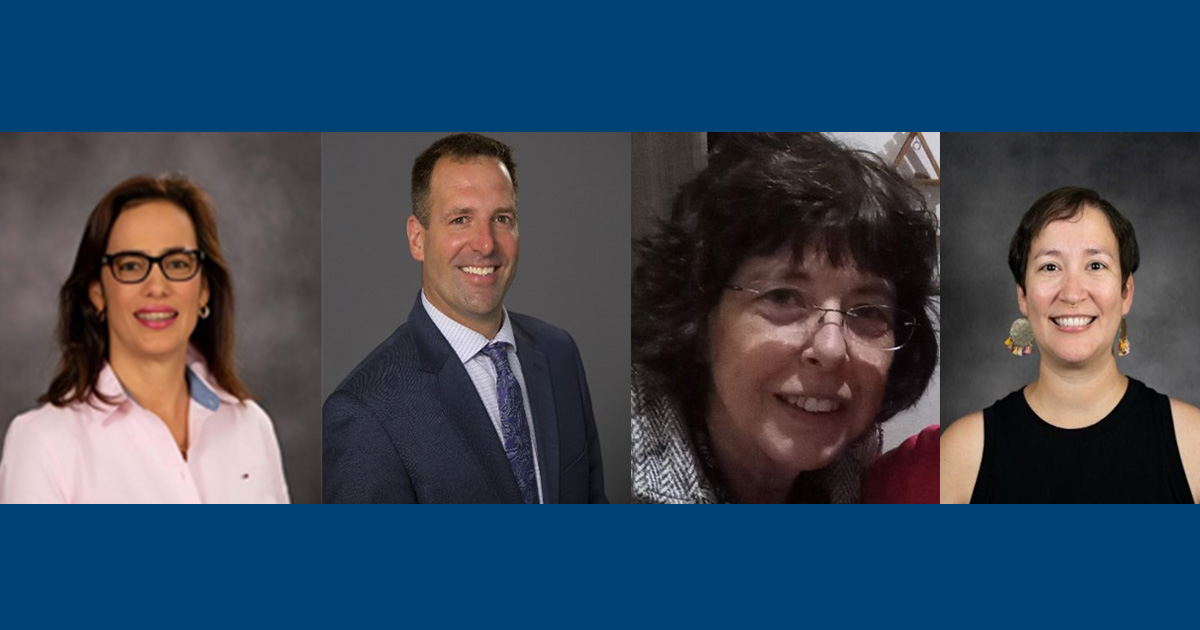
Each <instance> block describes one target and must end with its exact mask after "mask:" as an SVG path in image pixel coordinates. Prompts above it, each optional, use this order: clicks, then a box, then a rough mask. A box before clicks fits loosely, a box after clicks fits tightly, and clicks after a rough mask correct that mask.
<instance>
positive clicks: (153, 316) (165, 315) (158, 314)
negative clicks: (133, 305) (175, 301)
mask: <svg viewBox="0 0 1200 630" xmlns="http://www.w3.org/2000/svg"><path fill="white" fill-rule="evenodd" d="M135 317H137V318H138V319H144V320H146V321H148V322H161V321H163V320H164V319H171V318H172V317H175V313H174V312H173V311H155V312H153V313H137V314H136V315H135Z"/></svg>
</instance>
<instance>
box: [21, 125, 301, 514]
mask: <svg viewBox="0 0 1200 630" xmlns="http://www.w3.org/2000/svg"><path fill="white" fill-rule="evenodd" d="M320 155H321V140H320V135H319V134H226V133H222V134H184V133H139V134H116V133H103V134H99V133H98V134H41V133H30V134H11V133H6V134H0V295H2V296H3V298H0V431H2V430H7V428H8V424H9V422H11V421H12V419H13V417H14V416H16V415H17V414H19V413H21V412H23V411H26V410H28V409H31V408H33V407H35V406H36V402H37V397H38V396H39V395H41V394H42V393H44V392H45V391H46V388H47V386H48V385H49V383H50V377H51V376H52V375H53V372H54V368H55V365H56V363H57V360H58V346H57V343H56V342H55V337H54V330H55V325H56V323H57V317H58V290H59V287H60V286H61V285H62V283H63V281H65V280H66V278H67V275H68V274H69V273H70V270H71V266H72V264H73V263H74V260H75V253H76V250H77V248H78V247H79V241H80V239H81V238H82V236H83V228H84V225H85V223H86V221H87V218H88V215H89V214H90V213H91V211H92V208H94V207H95V205H96V203H97V202H98V201H100V199H101V197H103V196H104V194H105V193H107V192H108V191H109V189H111V188H112V187H113V186H115V185H116V184H118V183H120V182H121V181H123V180H125V179H126V178H128V177H130V176H132V175H136V174H140V173H144V174H150V175H159V174H163V173H167V172H181V173H184V174H186V175H187V176H189V177H190V178H191V179H192V180H193V181H195V182H196V183H197V184H199V185H200V187H201V188H203V189H204V190H206V191H207V192H208V193H209V195H210V196H211V197H212V199H213V202H214V204H215V205H216V209H217V224H218V228H219V230H220V237H221V244H222V246H223V247H224V249H225V254H226V257H227V258H228V262H229V265H230V267H231V268H232V270H233V280H234V289H235V292H236V293H235V295H236V301H237V302H236V303H237V351H236V359H237V365H238V367H239V372H240V374H241V376H242V378H243V379H244V380H245V382H246V384H247V386H248V387H249V388H250V391H251V392H252V393H253V394H254V396H255V398H256V399H257V400H258V401H259V403H260V404H261V405H262V407H263V408H264V409H265V410H266V411H267V413H268V414H270V416H271V419H272V420H273V421H274V423H275V432H276V433H277V435H278V436H279V442H280V447H281V449H282V451H283V461H284V468H285V472H286V474H287V480H288V486H289V488H290V490H291V497H292V501H294V502H297V503H314V502H319V501H320V497H321V463H320V462H321V460H320V451H321V432H320V431H321V421H320V406H321V400H320V398H319V396H320V392H319V390H318V383H319V378H320V376H319V374H320V373H319V370H320V360H321V355H320V333H321V330H320V326H321V325H320V318H321V311H320V293H321V285H320V265H321V263H320V257H321V249H320V247H321V236H320V230H321V205H320V201H321V183H320V182H321V158H320Z"/></svg>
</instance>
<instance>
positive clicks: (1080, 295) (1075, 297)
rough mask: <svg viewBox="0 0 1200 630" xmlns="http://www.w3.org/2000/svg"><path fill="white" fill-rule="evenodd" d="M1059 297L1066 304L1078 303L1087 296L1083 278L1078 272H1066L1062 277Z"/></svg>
mask: <svg viewBox="0 0 1200 630" xmlns="http://www.w3.org/2000/svg"><path fill="white" fill-rule="evenodd" d="M1059 297H1061V298H1062V300H1063V301H1064V302H1067V303H1068V304H1079V303H1080V302H1082V301H1083V299H1084V298H1085V297H1087V291H1086V290H1085V289H1084V287H1083V279H1082V278H1080V277H1079V274H1077V273H1067V274H1066V275H1065V276H1064V277H1063V285H1062V291H1060V292H1059Z"/></svg>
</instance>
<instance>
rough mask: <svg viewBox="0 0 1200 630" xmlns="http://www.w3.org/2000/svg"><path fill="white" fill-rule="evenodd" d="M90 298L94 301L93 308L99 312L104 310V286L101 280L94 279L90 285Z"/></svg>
mask: <svg viewBox="0 0 1200 630" xmlns="http://www.w3.org/2000/svg"><path fill="white" fill-rule="evenodd" d="M88 299H89V300H91V302H92V308H95V309H96V312H97V313H103V312H104V305H105V302H104V287H102V286H100V280H99V279H96V280H92V283H91V284H89V285H88Z"/></svg>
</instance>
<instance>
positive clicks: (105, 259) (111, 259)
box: [100, 247, 207, 284]
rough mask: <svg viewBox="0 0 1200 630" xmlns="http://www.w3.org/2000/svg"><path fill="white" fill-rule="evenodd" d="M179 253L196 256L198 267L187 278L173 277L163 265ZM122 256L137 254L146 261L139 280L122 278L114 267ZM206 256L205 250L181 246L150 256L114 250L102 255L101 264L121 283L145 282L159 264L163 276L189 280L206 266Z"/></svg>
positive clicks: (174, 279) (170, 278)
mask: <svg viewBox="0 0 1200 630" xmlns="http://www.w3.org/2000/svg"><path fill="white" fill-rule="evenodd" d="M179 254H189V255H191V256H195V257H196V267H195V269H193V270H192V273H191V274H190V275H188V277H186V278H172V277H171V274H169V273H167V268H166V267H164V266H163V261H164V260H166V259H167V258H170V257H171V256H177V255H179ZM121 256H137V257H138V258H141V259H142V260H145V261H146V272H145V273H144V274H142V277H141V278H138V279H137V280H122V279H121V276H120V275H119V274H117V270H116V269H114V268H113V263H115V262H116V261H117V258H119V257H121ZM206 258H207V256H205V255H204V252H203V251H201V250H198V249H188V248H186V247H180V248H177V249H172V250H168V251H165V252H163V254H162V255H161V256H150V255H148V254H146V253H144V252H138V251H122V252H114V253H112V254H105V255H103V256H101V257H100V264H101V265H103V266H105V267H108V271H109V273H111V274H112V277H113V280H116V281H117V282H120V283H121V284H138V283H141V282H145V281H146V278H149V277H150V272H151V271H153V270H154V265H158V269H159V271H161V272H162V275H163V277H164V278H166V279H167V280H169V281H171V282H187V281H188V280H191V279H192V278H195V277H196V274H198V273H200V269H201V268H202V267H204V260H205V259H206Z"/></svg>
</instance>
